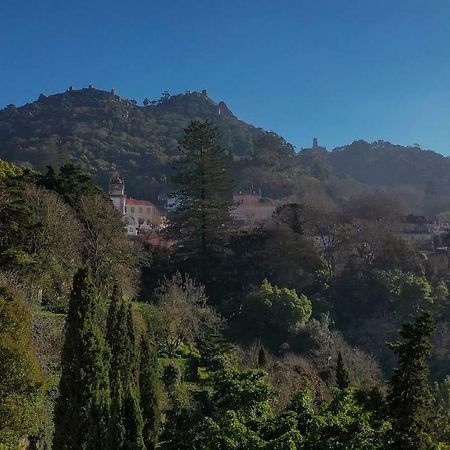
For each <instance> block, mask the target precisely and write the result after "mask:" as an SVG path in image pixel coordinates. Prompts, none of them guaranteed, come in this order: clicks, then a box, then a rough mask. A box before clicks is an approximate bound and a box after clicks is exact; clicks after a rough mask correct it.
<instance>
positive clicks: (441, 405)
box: [430, 375, 450, 444]
mask: <svg viewBox="0 0 450 450" xmlns="http://www.w3.org/2000/svg"><path fill="white" fill-rule="evenodd" d="M433 397H434V398H433V407H432V415H431V419H430V425H431V432H432V434H433V437H434V440H435V441H436V442H445V443H447V444H450V376H448V375H447V376H446V377H445V378H444V380H442V382H440V383H435V385H434V389H433Z"/></svg>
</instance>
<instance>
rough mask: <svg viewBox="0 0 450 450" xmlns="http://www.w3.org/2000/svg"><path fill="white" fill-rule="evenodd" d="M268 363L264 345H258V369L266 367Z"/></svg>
mask: <svg viewBox="0 0 450 450" xmlns="http://www.w3.org/2000/svg"><path fill="white" fill-rule="evenodd" d="M268 364H269V361H268V360H267V353H266V351H265V350H264V347H262V346H261V347H259V350H258V367H259V368H260V369H266V368H267V366H268Z"/></svg>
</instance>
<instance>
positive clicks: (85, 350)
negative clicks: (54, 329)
mask: <svg viewBox="0 0 450 450" xmlns="http://www.w3.org/2000/svg"><path fill="white" fill-rule="evenodd" d="M99 303H100V302H99V297H98V295H97V291H96V289H95V286H94V282H93V279H92V274H91V270H90V269H89V268H82V269H80V270H79V271H78V272H77V273H76V275H75V277H74V281H73V289H72V294H71V298H70V303H69V313H68V316H67V323H66V333H65V340H64V347H63V351H62V357H61V367H62V373H61V380H60V389H59V398H58V400H57V403H56V407H55V435H54V440H53V448H54V449H55V450H80V449H86V450H87V449H89V450H94V449H99V450H100V449H101V448H104V443H105V442H106V438H107V428H108V416H109V405H110V391H109V378H108V359H109V358H108V351H107V348H106V345H105V340H104V337H103V334H102V331H101V329H100V327H99V320H100V317H99Z"/></svg>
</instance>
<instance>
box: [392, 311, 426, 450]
mask: <svg viewBox="0 0 450 450" xmlns="http://www.w3.org/2000/svg"><path fill="white" fill-rule="evenodd" d="M433 330H434V326H433V320H432V318H431V315H430V313H428V312H422V313H420V314H419V315H418V316H417V318H416V319H415V321H414V322H412V323H406V324H404V325H402V327H401V329H400V336H401V337H402V339H403V340H402V342H397V343H395V344H389V347H390V348H391V349H392V350H393V351H394V353H395V354H396V355H397V356H398V358H399V365H398V367H397V368H396V369H395V370H394V374H393V375H392V377H391V379H390V387H389V394H388V402H389V411H390V417H391V419H392V448H396V449H397V448H398V449H402V450H424V449H425V448H427V445H429V443H430V442H429V440H430V439H429V435H428V434H427V430H428V428H429V423H428V420H429V418H430V412H431V411H430V408H431V404H432V395H431V390H430V387H429V386H428V382H427V379H428V366H427V358H428V357H429V356H430V354H431V350H432V347H431V344H430V341H429V340H430V336H431V334H432V332H433Z"/></svg>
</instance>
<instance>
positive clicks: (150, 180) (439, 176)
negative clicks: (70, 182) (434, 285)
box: [0, 87, 450, 213]
mask: <svg viewBox="0 0 450 450" xmlns="http://www.w3.org/2000/svg"><path fill="white" fill-rule="evenodd" d="M144 105H145V106H139V105H138V104H137V102H136V101H134V100H127V99H123V98H121V97H120V96H119V95H117V93H116V92H114V91H110V92H109V91H102V90H98V89H95V88H93V87H89V88H84V89H80V90H75V89H72V88H69V89H68V90H67V91H66V92H64V93H60V94H55V95H50V96H48V97H47V96H45V95H41V96H40V97H39V99H38V100H36V101H35V102H32V103H28V104H26V105H24V106H20V107H16V106H14V105H8V106H7V107H6V108H4V109H3V110H1V111H0V158H2V159H5V160H7V161H11V162H16V163H20V164H30V165H32V166H33V167H36V168H38V169H43V168H45V166H47V165H56V166H59V165H62V164H64V163H66V162H74V163H76V164H79V165H81V166H82V167H83V168H84V169H86V170H88V171H89V172H90V173H91V174H92V175H94V176H95V178H96V180H97V182H98V183H99V184H100V185H102V186H103V187H105V186H106V184H107V180H108V178H109V176H110V174H111V173H112V172H114V171H118V172H120V174H121V175H123V176H124V177H125V179H126V182H127V189H128V192H129V193H130V195H133V196H138V197H143V198H149V199H151V200H156V199H157V198H158V196H159V195H160V194H164V193H166V192H167V191H168V190H170V182H169V180H170V177H171V173H172V168H173V162H174V161H175V160H176V158H177V156H178V155H179V150H178V146H179V139H180V138H181V136H182V132H183V129H184V128H185V127H186V126H187V125H188V124H189V122H190V121H191V120H195V119H201V120H205V119H209V120H212V121H213V122H214V123H215V124H216V125H217V126H218V128H219V132H220V140H219V142H220V145H221V146H222V147H224V148H225V149H226V150H227V151H228V158H229V162H230V165H231V168H232V175H233V178H234V182H235V189H236V190H249V189H258V190H259V189H261V190H262V192H263V195H265V196H268V197H272V198H279V197H286V196H289V195H291V194H303V193H304V191H305V189H309V188H307V187H305V186H306V185H308V186H310V185H311V182H310V181H308V180H306V181H305V177H310V178H311V177H312V178H313V179H316V184H317V183H318V184H319V185H320V186H321V188H320V189H322V190H324V191H327V192H328V193H329V194H330V195H332V196H334V197H337V198H338V197H339V196H348V195H350V194H351V192H352V191H354V190H355V189H357V190H359V189H361V188H362V186H363V185H368V186H370V187H371V188H373V187H380V188H383V189H387V190H390V191H393V192H394V193H395V194H397V195H399V196H400V197H401V198H403V199H404V200H405V201H406V202H407V203H409V204H410V206H411V207H412V208H413V209H415V210H417V211H422V210H424V211H425V212H427V213H435V212H439V211H440V210H444V209H447V208H448V206H450V205H449V201H448V199H447V193H448V192H450V159H449V158H447V157H444V156H442V155H440V154H438V153H436V152H433V151H424V150H421V149H420V148H417V147H404V146H400V145H395V144H391V143H389V142H384V141H377V142H374V143H367V142H365V141H355V142H353V143H352V144H350V145H346V146H343V147H339V148H336V149H334V150H332V151H331V152H327V151H325V150H324V149H322V148H311V149H304V150H302V151H299V152H298V153H296V152H295V149H294V147H293V146H292V145H291V144H289V143H287V142H286V141H285V140H284V139H283V138H282V137H281V136H279V135H277V134H276V133H273V132H267V131H264V130H262V129H261V128H257V127H255V126H254V125H250V124H247V123H245V122H243V121H241V120H239V119H238V118H237V117H236V116H235V115H234V114H233V113H232V111H231V110H230V108H229V107H228V106H227V105H226V103H225V102H223V101H215V100H213V99H211V98H210V97H209V96H208V94H207V92H206V91H203V92H186V93H184V94H179V95H173V96H171V95H170V94H169V93H167V92H166V93H164V94H163V95H162V96H161V98H160V99H159V100H153V101H152V100H148V99H145V100H144Z"/></svg>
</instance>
